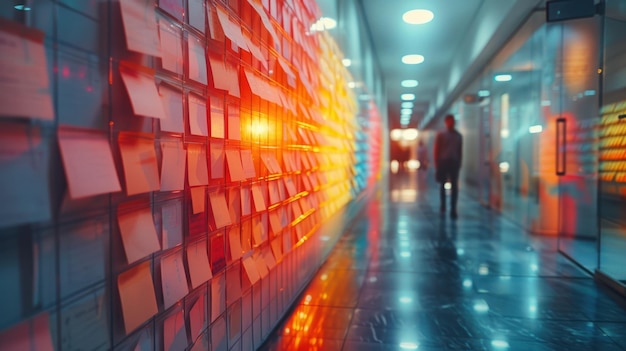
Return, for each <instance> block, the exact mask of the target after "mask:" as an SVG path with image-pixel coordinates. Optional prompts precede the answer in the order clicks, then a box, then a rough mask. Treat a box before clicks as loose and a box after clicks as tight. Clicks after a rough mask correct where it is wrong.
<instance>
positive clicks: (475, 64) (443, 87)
mask: <svg viewBox="0 0 626 351" xmlns="http://www.w3.org/2000/svg"><path fill="white" fill-rule="evenodd" d="M338 1H341V0H338ZM541 3H542V1H540V0H437V1H433V0H360V5H361V6H362V9H363V12H364V20H365V22H366V26H367V27H368V28H369V31H370V33H371V36H372V44H373V48H374V52H375V55H376V56H377V60H378V62H379V65H380V68H381V71H382V76H383V80H384V83H385V90H386V93H387V101H388V116H389V126H390V128H394V127H400V103H401V100H400V95H401V94H402V93H414V94H415V95H416V99H415V101H414V108H413V113H412V115H411V119H410V122H409V126H411V127H425V126H426V125H428V124H432V123H430V122H432V121H433V120H435V117H439V116H440V115H441V114H443V113H445V110H446V109H447V108H449V106H450V104H451V102H452V101H453V100H454V99H455V98H456V96H458V94H459V93H460V92H461V91H462V89H463V88H464V85H467V84H468V83H469V82H470V81H471V79H473V78H474V77H475V76H476V75H477V74H479V73H480V70H481V69H482V68H483V67H484V66H485V64H486V63H487V62H488V60H489V59H490V58H491V57H492V56H493V54H495V52H497V50H498V49H499V48H500V47H501V46H502V45H503V44H504V43H505V42H506V40H507V38H509V37H510V35H511V34H512V33H513V32H514V31H515V30H516V29H517V28H518V27H519V25H520V24H521V23H522V22H523V20H524V19H525V18H526V17H527V16H528V14H529V13H530V12H531V11H533V9H534V8H536V7H537V6H539V5H540V4H541ZM412 9H428V10H430V11H432V12H433V13H434V16H435V17H434V19H433V20H432V21H431V22H429V23H427V24H423V25H411V24H407V23H405V22H404V21H403V20H402V15H403V13H404V12H406V11H408V10H412ZM407 54H420V55H423V56H424V58H425V59H424V62H423V63H421V64H417V65H406V64H403V63H402V61H401V59H402V56H404V55H407ZM405 79H415V80H417V81H418V82H419V85H418V86H417V87H414V88H403V87H402V86H401V84H400V82H401V81H402V80H405Z"/></svg>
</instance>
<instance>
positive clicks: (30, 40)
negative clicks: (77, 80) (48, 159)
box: [0, 18, 54, 121]
mask: <svg viewBox="0 0 626 351" xmlns="http://www.w3.org/2000/svg"><path fill="white" fill-rule="evenodd" d="M43 38H44V33H43V32H40V31H38V30H36V29H32V28H28V27H26V26H23V25H21V24H18V23H17V22H12V21H9V20H7V19H4V18H2V19H0V52H2V55H0V91H2V94H0V116H8V117H20V118H37V119H43V120H50V121H51V120H53V119H54V108H53V105H52V99H51V96H50V81H49V78H48V64H47V63H46V53H45V49H44V45H43Z"/></svg>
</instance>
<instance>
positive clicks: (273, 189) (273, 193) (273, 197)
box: [268, 180, 281, 205]
mask: <svg viewBox="0 0 626 351" xmlns="http://www.w3.org/2000/svg"><path fill="white" fill-rule="evenodd" d="M278 182H279V180H272V181H270V182H268V184H269V192H270V205H273V204H275V203H278V202H280V201H281V200H280V193H279V190H278Z"/></svg>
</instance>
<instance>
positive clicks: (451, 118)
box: [444, 115, 455, 130]
mask: <svg viewBox="0 0 626 351" xmlns="http://www.w3.org/2000/svg"><path fill="white" fill-rule="evenodd" d="M444 122H445V123H446V128H448V130H452V129H454V122H455V121H454V116H453V115H446V118H445V119H444Z"/></svg>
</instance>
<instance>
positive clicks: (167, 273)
mask: <svg viewBox="0 0 626 351" xmlns="http://www.w3.org/2000/svg"><path fill="white" fill-rule="evenodd" d="M161 287H162V288H163V304H164V307H165V309H167V308H169V307H170V306H172V305H174V304H175V303H176V302H178V301H180V300H181V299H182V298H183V297H185V295H187V294H188V293H189V289H188V288H187V276H186V275H185V266H184V264H183V251H182V250H178V251H176V252H174V253H173V254H170V255H167V256H163V257H162V258H161Z"/></svg>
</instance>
